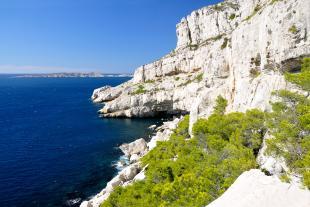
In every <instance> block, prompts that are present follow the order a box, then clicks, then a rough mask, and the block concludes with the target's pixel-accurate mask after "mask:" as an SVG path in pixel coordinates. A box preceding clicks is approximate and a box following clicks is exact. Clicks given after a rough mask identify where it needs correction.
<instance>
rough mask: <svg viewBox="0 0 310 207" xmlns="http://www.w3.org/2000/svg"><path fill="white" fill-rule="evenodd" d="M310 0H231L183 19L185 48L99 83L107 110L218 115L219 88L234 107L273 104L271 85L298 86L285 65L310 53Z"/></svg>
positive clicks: (294, 65) (293, 65)
mask: <svg viewBox="0 0 310 207" xmlns="http://www.w3.org/2000/svg"><path fill="white" fill-rule="evenodd" d="M309 8H310V2H309V1H308V0H285V1H284V0H283V1H282V0H276V1H274V0H226V1H224V2H222V3H220V4H218V5H214V6H209V7H205V8H202V9H200V10H197V11H194V12H192V13H191V14H190V15H189V16H187V17H186V18H183V19H182V21H181V22H180V23H179V24H178V25H177V37H178V42H177V47H176V49H175V50H174V51H172V52H171V53H170V54H168V55H166V56H165V57H163V58H161V59H160V60H157V61H155V62H153V63H150V64H147V65H143V66H141V67H139V68H138V69H137V70H136V71H135V74H134V77H133V79H132V80H130V81H128V82H126V83H124V84H122V85H120V86H117V87H114V88H111V87H104V88H101V89H97V90H95V92H94V94H93V96H92V98H93V100H94V101H95V102H105V106H104V108H103V109H102V110H101V111H100V112H101V113H102V116H104V117H122V116H124V117H146V116H155V115H159V114H163V113H164V114H165V113H168V114H180V113H191V122H192V123H193V122H194V121H195V120H196V119H197V117H198V116H207V115H209V114H210V112H211V110H212V107H213V105H214V101H215V99H216V97H217V96H218V95H222V96H224V97H225V98H226V99H227V100H228V101H229V106H228V111H245V110H247V109H249V108H260V109H262V110H266V109H267V110H268V109H269V101H270V98H271V92H272V91H274V90H277V89H280V88H288V87H289V88H290V87H291V86H290V85H288V84H287V83H286V82H285V80H284V78H283V76H282V73H283V71H287V70H298V66H299V60H300V58H301V57H303V56H308V55H309V54H310V33H309V29H310V13H309Z"/></svg>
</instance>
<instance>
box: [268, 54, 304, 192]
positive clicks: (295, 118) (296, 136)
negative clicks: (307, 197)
mask: <svg viewBox="0 0 310 207" xmlns="http://www.w3.org/2000/svg"><path fill="white" fill-rule="evenodd" d="M286 78H287V80H288V81H291V82H293V83H295V84H297V85H298V86H300V87H301V89H303V90H305V91H307V92H308V95H306V96H305V95H301V94H299V93H296V92H290V91H286V90H281V91H278V92H276V95H277V96H278V97H279V98H281V100H280V101H279V102H275V103H273V104H272V106H273V112H272V113H270V115H269V119H268V120H269V121H268V126H269V128H270V130H271V134H272V135H273V137H274V138H273V139H269V140H267V146H268V148H267V154H269V155H272V156H277V157H283V158H284V159H285V161H286V164H287V165H288V166H289V167H290V170H291V171H292V172H294V173H298V174H300V175H302V176H303V182H304V184H305V186H307V187H308V188H310V100H309V91H310V58H304V60H303V64H302V67H301V72H300V73H297V74H286Z"/></svg>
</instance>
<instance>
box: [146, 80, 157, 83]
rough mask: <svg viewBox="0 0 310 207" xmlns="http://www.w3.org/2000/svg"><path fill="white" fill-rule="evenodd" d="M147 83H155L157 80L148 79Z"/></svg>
mask: <svg viewBox="0 0 310 207" xmlns="http://www.w3.org/2000/svg"><path fill="white" fill-rule="evenodd" d="M145 83H155V80H147V81H145Z"/></svg>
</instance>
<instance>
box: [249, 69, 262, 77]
mask: <svg viewBox="0 0 310 207" xmlns="http://www.w3.org/2000/svg"><path fill="white" fill-rule="evenodd" d="M260 74H261V72H260V70H258V69H256V68H251V70H250V75H251V77H252V78H257V77H258V76H259V75H260Z"/></svg>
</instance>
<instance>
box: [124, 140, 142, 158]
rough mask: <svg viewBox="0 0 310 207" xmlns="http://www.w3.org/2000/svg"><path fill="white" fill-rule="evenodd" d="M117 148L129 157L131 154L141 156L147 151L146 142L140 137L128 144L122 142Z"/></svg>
mask: <svg viewBox="0 0 310 207" xmlns="http://www.w3.org/2000/svg"><path fill="white" fill-rule="evenodd" d="M119 148H120V149H121V150H122V152H123V153H124V154H125V155H126V156H128V157H129V158H130V157H132V156H133V155H138V156H143V155H144V154H145V153H146V151H147V143H146V141H145V140H144V139H143V138H141V139H137V140H136V141H134V142H131V143H129V144H122V145H121V146H120V147H119Z"/></svg>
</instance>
